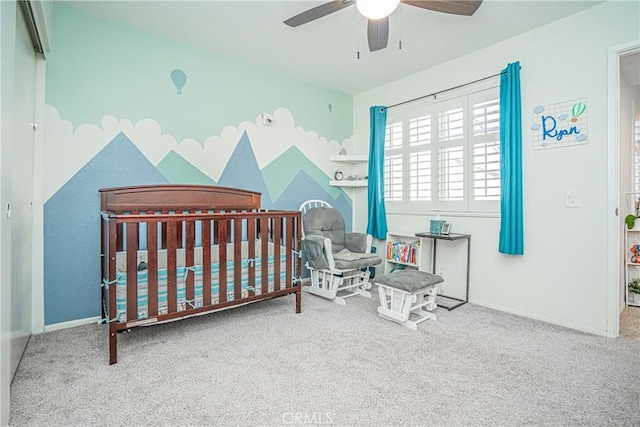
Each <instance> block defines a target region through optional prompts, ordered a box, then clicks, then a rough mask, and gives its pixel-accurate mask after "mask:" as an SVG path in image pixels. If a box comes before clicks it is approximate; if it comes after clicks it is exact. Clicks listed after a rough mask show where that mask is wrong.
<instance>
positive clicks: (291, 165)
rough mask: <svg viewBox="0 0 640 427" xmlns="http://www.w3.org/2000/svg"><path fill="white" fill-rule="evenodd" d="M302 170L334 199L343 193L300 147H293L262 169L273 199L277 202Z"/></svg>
mask: <svg viewBox="0 0 640 427" xmlns="http://www.w3.org/2000/svg"><path fill="white" fill-rule="evenodd" d="M301 170H303V171H305V172H306V173H307V174H308V175H309V177H311V178H312V179H313V180H315V181H316V182H317V183H318V185H320V187H322V188H324V189H325V190H326V191H327V193H329V194H330V195H331V197H332V198H333V199H335V198H337V197H338V196H339V195H340V193H343V191H342V189H341V188H339V187H331V186H330V185H329V177H328V176H327V174H326V173H324V171H323V170H322V169H320V168H319V167H318V166H316V164H315V163H314V162H312V161H311V160H310V159H309V158H308V157H307V156H305V155H304V154H303V153H302V151H300V149H298V147H295V146H293V147H290V148H289V149H288V150H286V151H285V152H284V153H282V154H281V155H280V156H278V157H277V158H275V159H274V160H273V161H272V162H271V163H269V164H268V165H267V166H265V167H264V168H263V169H262V176H264V180H265V182H266V183H267V186H268V188H269V192H270V194H271V197H273V198H274V200H277V199H278V198H279V197H280V196H281V195H282V192H283V191H284V190H285V189H286V188H287V186H288V185H289V183H290V182H291V181H292V180H293V179H294V177H295V176H296V175H297V174H298V172H300V171H301Z"/></svg>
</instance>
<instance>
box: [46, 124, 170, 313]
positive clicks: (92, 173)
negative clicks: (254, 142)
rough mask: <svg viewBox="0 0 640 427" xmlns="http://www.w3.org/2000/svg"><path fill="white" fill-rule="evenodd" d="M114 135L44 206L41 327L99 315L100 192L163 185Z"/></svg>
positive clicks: (136, 153)
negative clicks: (113, 188)
mask: <svg viewBox="0 0 640 427" xmlns="http://www.w3.org/2000/svg"><path fill="white" fill-rule="evenodd" d="M166 183H168V181H167V179H166V178H165V177H164V176H163V175H162V174H161V173H160V172H158V170H157V169H156V168H155V167H154V166H153V165H152V164H151V163H150V162H149V160H147V158H146V157H145V156H144V155H143V154H142V153H141V152H140V151H139V150H138V149H137V148H136V146H135V145H134V144H133V143H132V142H131V140H129V138H127V136H126V135H125V134H123V133H119V134H118V135H116V137H115V138H113V140H112V141H111V142H109V143H108V144H107V145H106V146H105V147H104V148H103V149H102V150H101V151H100V152H99V153H98V154H96V155H95V156H94V157H93V158H92V159H91V160H90V161H89V162H88V163H87V164H86V165H85V166H84V167H82V169H80V170H79V171H78V172H77V173H76V174H75V175H74V176H73V177H72V178H71V179H70V180H69V181H67V183H66V184H65V185H64V186H63V187H62V188H60V190H58V191H57V192H56V193H55V194H54V195H53V196H52V197H51V198H50V199H49V200H48V201H47V202H46V203H45V205H44V282H45V288H44V301H45V324H47V325H51V324H54V323H60V322H66V321H69V320H75V319H86V318H88V317H94V316H99V315H100V283H101V281H102V278H101V267H100V264H101V257H100V251H101V248H100V194H99V192H98V190H99V189H100V188H108V187H121V186H129V185H142V184H166Z"/></svg>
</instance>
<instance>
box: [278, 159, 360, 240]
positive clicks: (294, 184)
mask: <svg viewBox="0 0 640 427" xmlns="http://www.w3.org/2000/svg"><path fill="white" fill-rule="evenodd" d="M312 199H319V200H325V201H326V202H328V203H329V204H330V205H331V206H332V207H334V208H336V209H337V210H339V211H340V213H341V214H342V217H343V218H344V222H345V225H346V227H347V231H350V230H351V227H352V223H353V212H352V209H351V199H349V198H347V197H346V196H345V195H344V193H341V194H340V195H339V196H338V197H337V198H334V197H332V196H331V195H330V194H329V193H328V192H327V190H325V189H324V188H322V187H321V186H320V185H319V184H318V183H317V182H316V181H315V180H314V179H313V178H311V177H310V176H309V175H308V174H307V173H306V172H305V171H300V172H298V174H297V175H296V176H295V178H294V179H293V180H292V181H291V183H290V184H289V186H288V187H287V188H286V189H285V190H284V191H283V192H282V195H281V196H280V198H279V199H278V200H277V201H276V203H275V206H276V208H277V209H286V210H294V211H297V210H298V209H299V208H300V205H301V204H302V203H303V202H305V201H307V200H312Z"/></svg>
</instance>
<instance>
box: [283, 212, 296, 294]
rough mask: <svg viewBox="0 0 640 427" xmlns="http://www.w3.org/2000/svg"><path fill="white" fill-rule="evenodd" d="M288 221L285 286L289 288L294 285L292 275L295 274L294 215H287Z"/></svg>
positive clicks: (286, 229)
mask: <svg viewBox="0 0 640 427" xmlns="http://www.w3.org/2000/svg"><path fill="white" fill-rule="evenodd" d="M286 221H287V226H286V228H285V233H286V242H287V243H286V246H287V253H286V254H285V255H286V259H287V271H286V273H285V274H286V275H285V282H284V283H285V286H286V287H287V288H290V287H292V286H293V280H291V279H292V276H293V271H292V268H293V233H294V230H293V218H292V217H287V218H286Z"/></svg>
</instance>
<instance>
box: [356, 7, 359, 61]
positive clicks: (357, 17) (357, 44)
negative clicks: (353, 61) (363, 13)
mask: <svg viewBox="0 0 640 427" xmlns="http://www.w3.org/2000/svg"><path fill="white" fill-rule="evenodd" d="M356 46H357V47H356V52H357V54H356V57H357V58H358V59H360V12H358V9H356Z"/></svg>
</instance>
